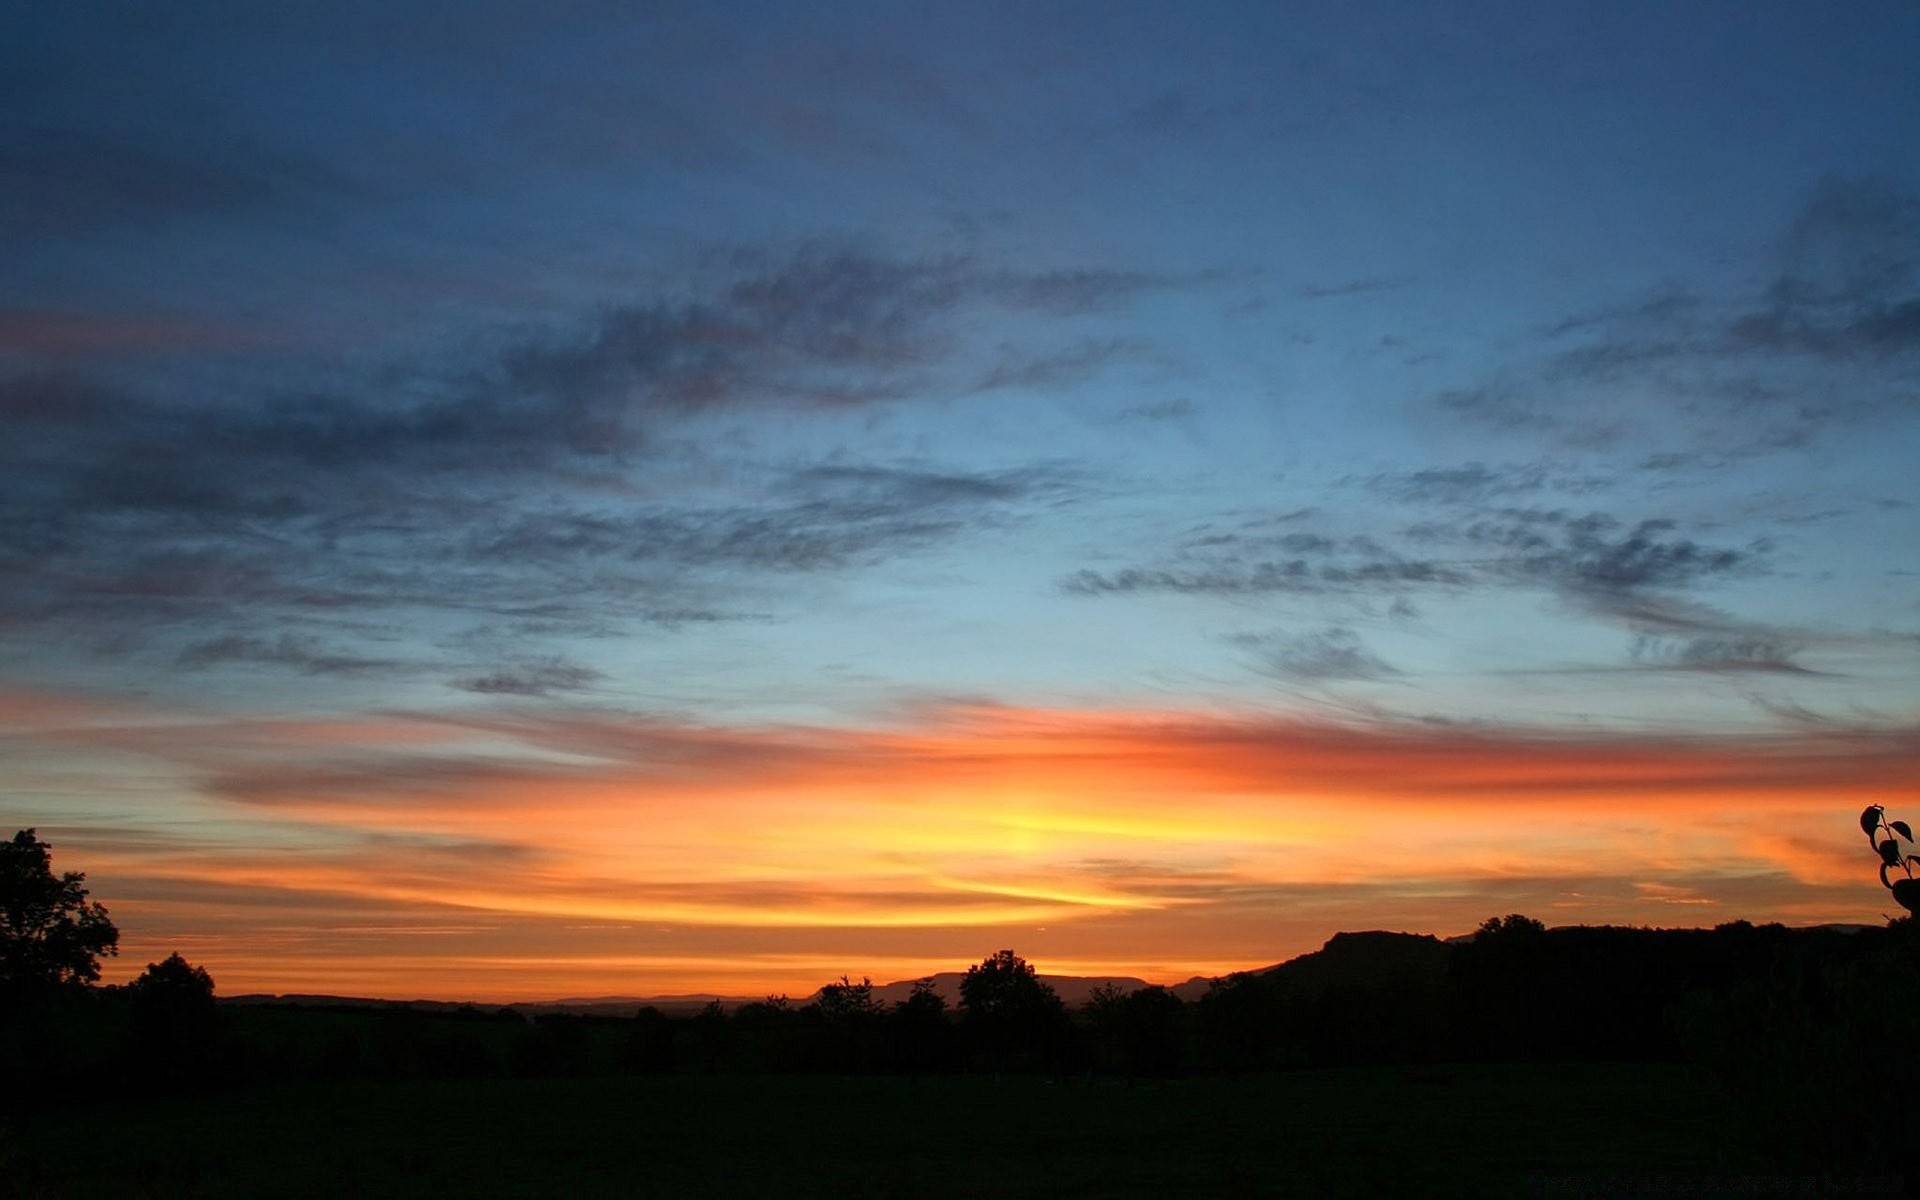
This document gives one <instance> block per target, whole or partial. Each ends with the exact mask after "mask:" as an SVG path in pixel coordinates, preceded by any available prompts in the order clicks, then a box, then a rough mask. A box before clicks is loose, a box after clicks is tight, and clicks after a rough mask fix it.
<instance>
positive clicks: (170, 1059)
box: [127, 952, 218, 1087]
mask: <svg viewBox="0 0 1920 1200" xmlns="http://www.w3.org/2000/svg"><path fill="white" fill-rule="evenodd" d="M127 1000H128V1007H129V1015H130V1017H131V1020H132V1028H133V1053H134V1058H135V1059H136V1060H137V1061H138V1062H139V1064H140V1066H141V1067H142V1068H143V1069H144V1070H145V1071H146V1072H147V1077H148V1080H149V1081H150V1082H151V1083H153V1084H155V1085H157V1086H160V1087H167V1086H171V1085H174V1084H178V1083H191V1082H198V1081H200V1080H203V1079H205V1078H206V1077H207V1076H208V1074H209V1073H210V1072H211V1071H212V1069H213V1067H214V1063H213V1061H212V1060H213V1058H214V1055H213V1053H212V1051H213V1048H214V1041H215V1034H216V1020H217V1016H218V1014H217V1013H216V1012H215V1010H214V1004H213V977H212V976H210V975H208V974H207V972H206V968H204V967H196V966H194V965H193V964H192V963H190V962H188V961H187V960H186V959H184V958H182V957H181V956H180V955H179V954H178V953H177V952H176V953H174V954H170V955H168V956H167V957H166V958H164V959H162V960H161V961H159V962H157V963H148V964H147V969H146V970H145V971H143V972H141V973H140V977H139V978H138V979H135V980H134V981H133V982H132V983H130V984H128V985H127Z"/></svg>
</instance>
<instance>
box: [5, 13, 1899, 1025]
mask: <svg viewBox="0 0 1920 1200" xmlns="http://www.w3.org/2000/svg"><path fill="white" fill-rule="evenodd" d="M1916 57H1920V9H1916V8H1915V7H1914V6H1913V5H1911V4H1906V3H1868V2H1862V3H1851V4H1847V5H1843V6H1821V5H1807V4H1798V3H1795V4H1777V3H1745V2H1743V3H1713V2H1701V3H1693V4H1686V5H1673V4H1664V3H1661V4H1643V3H1619V4H1607V5H1591V4H1560V3H1548V4H1541V3H1514V4H1488V3H1460V4H1448V5H1412V4H1372V3H1343V4H1331V3H1328V4H1316V3H1299V4H1286V5H1247V4H1215V5H1208V4H1197V3H1183V4H1180V5H1170V4H1168V5H1143V4H1133V3H1111V2H1109V3H1100V4H1086V5H1078V4H1051V3H1049V4H1024V3H1023V4H1006V5H1000V4H982V3H958V4H952V5H941V6H932V5H918V4H858V3H834V4H826V5H816V4H777V5H755V4H745V3H714V2H708V3H701V4H697V5H686V6H676V5H669V4H659V5H644V6H640V5H625V4H621V5H605V6H599V5H584V4H559V5H553V4H543V5H513V4H499V3H461V4H421V3H410V2H394V0H387V2H383V3H380V4H355V3H329V4H325V5H310V4H297V3H296V4H275V5H254V4H238V3H236V4H195V3H178V4H167V5H134V4H85V3H74V4H59V5H16V6H9V7H8V9H7V11H6V12H5V14H4V15H0V105H3V106H4V112H5V114H6V116H5V119H4V121H3V122H0V178H4V180H5V183H4V186H0V262H4V263H5V264H6V267H5V270H4V271H0V822H4V823H6V824H7V825H8V828H9V829H11V828H26V827H33V828H36V829H37V830H38V832H39V836H41V837H42V838H43V839H45V840H46V841H48V842H49V843H51V844H52V845H53V847H54V857H55V865H56V869H63V870H83V871H85V872H86V873H87V875H88V885H89V887H90V888H91V890H92V894H93V897H94V898H95V899H97V900H100V901H102V902H103V903H105V904H106V905H107V906H108V908H109V910H110V911H111V913H112V915H113V917H114V919H115V921H116V923H117V924H118V925H119V927H120V929H121V931H122V950H123V953H122V957H121V958H120V959H118V960H116V961H115V962H113V963H111V964H109V965H108V970H107V972H106V978H108V979H109V980H118V979H125V978H128V977H130V976H131V975H132V974H134V973H137V972H138V970H139V969H140V968H141V967H142V966H143V965H144V964H145V963H147V962H151V961H154V960H156V959H159V958H161V957H164V956H165V955H166V954H167V953H169V952H172V951H176V950H177V951H179V952H181V953H183V954H185V955H186V956H187V957H188V958H189V959H190V960H192V961H194V962H196V963H200V964H202V965H204V966H206V967H207V969H208V970H209V971H210V972H211V973H212V975H213V977H214V978H215V980H216V981H217V983H218V985H219V987H220V990H221V991H222V992H223V993H228V994H232V993H238V992H254V991H261V992H281V993H286V992H334V993H346V994H354V995H376V996H389V997H431V998H448V999H477V1000H506V999H536V998H554V997H560V996H589V995H658V994H669V993H679V992H693V991H710V992H720V993H725V994H732V995H758V994H766V993H777V992H790V993H792V994H794V995H796V996H797V995H802V994H805V993H807V992H810V991H811V990H812V989H813V988H814V987H816V986H818V985H819V984H820V983H824V982H826V981H828V980H830V979H834V978H837V977H838V976H839V975H840V974H841V973H843V972H845V973H849V974H851V975H852V976H853V977H855V978H859V977H860V976H862V975H870V976H872V977H873V978H874V979H875V980H876V981H886V980H895V979H905V978H913V977H916V976H921V975H925V974H928V973H931V972H933V971H936V970H955V969H959V968H961V967H963V966H965V965H966V964H968V963H970V962H977V961H979V960H980V959H981V958H983V957H985V956H986V955H988V954H990V953H992V952H993V951H995V950H997V949H1001V948H1013V949H1015V950H1016V951H1017V952H1019V953H1021V954H1022V955H1023V956H1025V957H1026V958H1028V959H1029V960H1030V961H1032V962H1034V963H1035V964H1036V965H1037V966H1038V967H1039V968H1040V969H1041V970H1042V971H1045V972H1049V973H1060V974H1126V975H1134V976H1138V977H1141V978H1146V979H1151V980H1155V981H1162V982H1170V981H1177V980H1182V979H1185V978H1187V977H1189V976H1192V975H1218V974H1222V973H1225V972H1227V971H1232V970H1236V969H1242V968H1249V967H1255V966H1261V965H1266V964H1269V963H1273V962H1277V961H1280V960H1282V959H1284V958H1287V957H1291V956H1293V955H1295V954H1299V953H1302V952H1304V951H1307V950H1312V949H1315V948H1317V947H1318V946H1319V945H1320V944H1321V943H1322V942H1323V941H1324V940H1325V939H1326V938H1327V937H1328V936H1330V935H1331V934H1332V933H1334V932H1336V931H1339V930H1346V929H1373V928H1385V929H1399V930H1407V931H1412V932H1425V933H1435V934H1440V935H1443V936H1446V935H1453V934H1459V933H1464V932H1467V931H1469V930H1471V929H1473V928H1474V927H1475V926H1476V925H1478V924H1479V922H1480V921H1482V920H1484V919H1485V918H1487V917H1489V916H1494V915H1499V914H1503V913H1508V912H1524V913H1527V914H1529V915H1531V916H1534V917H1536V918H1537V919H1541V920H1543V921H1545V922H1546V923H1548V924H1549V925H1558V924H1580V923H1589V924H1597V923H1616V924H1644V925H1665V926H1672V925H1689V926H1691V925H1710V924H1715V923H1719V922H1722V921H1729V920H1735V919H1749V920H1754V921H1770V920H1778V921H1783V922H1787V923H1789V924H1807V923H1816V922H1829V921H1844V922H1877V921H1879V920H1880V919H1881V918H1882V916H1883V915H1884V914H1886V913H1888V912H1891V911H1894V906H1893V905H1892V904H1891V902H1890V901H1889V899H1888V898H1887V896H1886V894H1885V893H1884V892H1883V891H1882V890H1881V889H1880V886H1879V884H1878V881H1877V879H1876V877H1875V871H1874V866H1875V861H1876V860H1875V857H1874V855H1873V854H1872V852H1871V850H1870V849H1869V848H1867V847H1865V846H1862V845H1861V844H1860V841H1859V832H1858V829H1857V827H1856V826H1855V824H1854V817H1855V814H1856V813H1857V812H1858V811H1859V809H1860V808H1861V807H1862V806H1864V805H1865V804H1867V803H1882V804H1885V805H1887V806H1888V808H1889V810H1890V815H1896V816H1897V815H1900V813H1901V812H1902V811H1903V810H1904V811H1905V812H1906V814H1907V816H1908V817H1909V819H1913V818H1915V817H1920V574H1917V573H1916V572H1920V509H1916V507H1915V505H1916V503H1920V485H1916V479H1917V478H1920V476H1917V475H1916V468H1915V463H1916V461H1920V73H1916V72H1915V71H1914V69H1913V63H1914V61H1915V60H1916Z"/></svg>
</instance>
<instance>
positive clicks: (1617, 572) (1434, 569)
mask: <svg viewBox="0 0 1920 1200" xmlns="http://www.w3.org/2000/svg"><path fill="white" fill-rule="evenodd" d="M1456 482H1457V481H1455V480H1454V479H1453V478H1452V477H1451V476H1447V477H1446V478H1444V479H1442V480H1440V481H1439V484H1438V485H1437V486H1439V489H1440V491H1441V492H1443V493H1445V494H1452V492H1453V491H1454V490H1455V485H1456ZM1463 482H1464V484H1465V485H1466V486H1467V487H1468V489H1469V491H1471V490H1472V489H1476V488H1479V487H1481V486H1482V485H1483V483H1484V480H1483V477H1482V473H1481V472H1479V471H1470V472H1468V474H1467V476H1466V477H1465V478H1464V481H1463ZM1402 537H1403V539H1404V541H1405V543H1406V544H1407V546H1408V547H1409V548H1410V550H1409V552H1404V553H1403V552H1401V551H1399V550H1396V549H1394V548H1391V547H1387V546H1383V545H1381V544H1380V543H1379V542H1377V541H1376V540H1375V539H1372V538H1368V537H1344V538H1340V537H1333V536H1331V535H1327V534H1322V533H1314V532H1310V531H1304V530H1285V531H1275V530H1268V529H1257V530H1256V529H1249V528H1246V527H1243V528H1240V529H1236V530H1229V531H1213V530H1201V531H1196V532H1195V533H1193V534H1191V535H1189V536H1188V537H1187V538H1186V539H1184V540H1183V541H1182V542H1180V543H1179V545H1178V547H1177V550H1176V552H1175V553H1174V555H1173V556H1172V557H1171V559H1170V561H1169V562H1167V563H1166V564H1164V565H1156V566H1133V567H1124V568H1121V569H1118V570H1108V571H1096V570H1091V569H1087V570H1080V571H1076V572H1073V573H1072V574H1069V575H1067V576H1065V577H1064V578H1063V579H1062V580H1061V581H1060V587H1061V589H1062V590H1063V591H1065V592H1066V593H1067V594H1069V595H1077V596H1116V595H1128V594H1138V593H1148V592H1170V593H1178V594H1186V595H1218V596H1224V597H1234V596H1260V595H1296V596H1327V595H1345V596H1369V595H1377V596H1381V597H1382V598H1387V599H1391V600H1393V601H1394V602H1395V605H1396V607H1395V608H1394V609H1393V610H1392V611H1393V612H1394V613H1395V614H1396V615H1399V616H1402V617H1407V616H1412V615H1416V614H1417V612H1418V610H1417V608H1414V607H1412V606H1411V605H1410V604H1409V605H1408V606H1406V607H1400V606H1399V605H1398V602H1399V601H1401V600H1405V599H1406V598H1407V596H1408V594H1409V593H1415V592H1419V591H1423V590H1432V589H1445V590H1461V589H1470V588H1510V587H1534V588H1543V589H1546V590H1548V591H1551V592H1552V593H1554V594H1556V595H1558V596H1560V597H1561V598H1563V599H1564V600H1566V601H1568V602H1569V603H1571V604H1572V605H1573V606H1574V607H1576V608H1578V609H1580V610H1582V611H1584V612H1586V613H1588V614H1590V615H1593V616H1596V617H1599V618H1601V619H1604V620H1607V621H1610V622H1618V623H1622V624H1625V625H1628V626H1629V627H1632V628H1635V629H1636V630H1643V631H1646V632H1648V633H1655V634H1662V635H1682V636H1686V637H1689V638H1694V639H1700V641H1699V650H1698V651H1697V653H1698V654H1699V655H1700V656H1701V657H1700V659H1699V661H1701V662H1705V661H1707V659H1708V656H1710V654H1711V652H1712V647H1714V646H1716V645H1717V646H1718V647H1719V649H1720V651H1721V652H1722V653H1723V657H1724V656H1731V655H1733V654H1736V653H1738V652H1740V648H1741V647H1743V646H1744V647H1746V650H1747V652H1748V653H1750V654H1757V651H1755V649H1754V647H1753V646H1751V645H1749V644H1748V643H1746V642H1743V641H1740V640H1738V639H1739V638H1743V637H1746V636H1749V635H1752V634H1753V633H1754V632H1755V631H1753V630H1751V629H1740V628H1737V626H1738V623H1737V622H1734V621H1733V620H1732V619H1731V618H1729V617H1727V616H1726V615H1725V614H1722V613H1719V612H1717V611H1715V610H1712V609H1710V608H1707V607H1706V606H1704V605H1699V604H1697V603H1695V602H1692V601H1690V600H1687V599H1685V598H1684V597H1683V596H1682V595H1681V593H1682V592H1684V591H1686V590H1687V589H1689V588H1693V587H1696V586H1699V585H1702V584H1706V583H1709V582H1712V581H1715V580H1718V579H1723V578H1730V577H1740V576H1745V575H1750V574H1757V573H1760V572H1762V571H1764V570H1765V569H1766V567H1767V559H1768V553H1769V550H1770V547H1769V545H1768V544H1767V543H1766V542H1764V541H1756V542H1752V543H1749V544H1747V545H1745V546H1738V547H1735V546H1720V545H1712V544H1708V543H1703V542H1699V541H1696V540H1694V539H1692V538H1689V537H1685V536H1682V535H1680V533H1679V532H1678V526H1677V524H1676V523H1675V522H1674V521H1672V520H1668V519H1663V518H1654V519H1647V520H1641V521H1638V522H1634V523H1632V524H1628V523H1625V522H1622V521H1621V520H1619V519H1618V518H1615V517H1613V516H1610V515H1608V514H1605V513H1597V512H1589V513H1575V512H1570V511H1568V510H1565V509H1557V508H1525V507H1507V508H1499V509H1491V510H1484V511H1481V512H1469V513H1468V514H1467V515H1466V516H1464V517H1461V518H1458V519H1454V520H1449V521H1424V522H1419V523H1416V524H1414V525H1412V526H1409V527H1407V529H1405V530H1404V531H1403V533H1402ZM1278 551H1292V552H1294V554H1295V556H1294V557H1289V558H1282V557H1279V555H1278V553H1276V552H1278ZM1729 639H1733V640H1729ZM1349 651H1351V652H1352V657H1350V658H1347V659H1344V660H1343V658H1342V655H1344V654H1347V653H1348V652H1349ZM1288 653H1289V654H1291V655H1293V656H1294V657H1293V660H1292V661H1293V662H1294V664H1295V666H1297V667H1299V668H1300V669H1299V670H1296V671H1295V674H1305V673H1307V672H1308V671H1309V670H1310V668H1311V667H1312V665H1313V664H1314V663H1315V662H1323V663H1325V664H1327V665H1328V666H1329V667H1330V668H1331V667H1335V666H1338V665H1339V664H1340V663H1341V662H1342V661H1346V662H1347V663H1348V664H1349V665H1351V666H1353V667H1355V668H1356V669H1359V668H1360V667H1361V666H1363V665H1364V660H1363V658H1362V657H1361V655H1362V653H1363V651H1362V650H1361V648H1359V647H1357V646H1350V645H1347V644H1345V643H1344V642H1342V641H1341V639H1339V638H1337V637H1336V638H1333V639H1332V640H1325V639H1323V641H1322V642H1321V643H1315V644H1314V645H1311V646H1304V645H1303V646H1301V647H1296V648H1292V649H1290V650H1288ZM1372 669H1374V670H1375V673H1376V674H1378V673H1380V672H1379V671H1378V668H1377V666H1375V667H1373V668H1372Z"/></svg>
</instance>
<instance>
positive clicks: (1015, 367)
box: [975, 338, 1150, 392]
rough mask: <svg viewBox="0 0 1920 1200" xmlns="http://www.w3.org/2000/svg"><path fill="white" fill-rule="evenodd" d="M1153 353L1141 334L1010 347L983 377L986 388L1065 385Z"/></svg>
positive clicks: (981, 380) (988, 389) (980, 387)
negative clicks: (1060, 345)
mask: <svg viewBox="0 0 1920 1200" xmlns="http://www.w3.org/2000/svg"><path fill="white" fill-rule="evenodd" d="M1149 357H1150V348H1149V346H1148V344H1147V343H1146V342H1144V341H1141V340H1140V339H1138V338H1103V339H1099V340H1092V341H1082V342H1080V343H1078V344H1076V345H1072V346H1068V347H1066V348H1065V349H1062V350H1048V351H1041V352H1028V351H1018V350H1015V351H1009V352H1008V353H1007V355H1006V357H1005V358H1004V359H1003V361H1001V362H999V363H997V364H995V365H994V366H993V367H992V369H990V370H988V371H987V373H986V374H985V375H983V376H981V377H980V382H979V383H978V384H977V385H975V386H976V388H977V390H979V391H983V392H991V391H996V390H999V389H1001V388H1064V387H1066V386H1068V385H1069V384H1074V383H1078V382H1080V381H1081V380H1083V379H1088V378H1091V377H1093V376H1095V375H1098V374H1100V373H1101V372H1103V371H1106V370H1107V369H1109V368H1111V367H1115V366H1120V365H1123V364H1126V363H1134V362H1142V361H1145V360H1147V359H1148V358H1149Z"/></svg>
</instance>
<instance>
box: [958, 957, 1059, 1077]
mask: <svg viewBox="0 0 1920 1200" xmlns="http://www.w3.org/2000/svg"><path fill="white" fill-rule="evenodd" d="M960 1011H961V1013H962V1014H963V1015H964V1016H965V1018H966V1024H967V1030H968V1033H969V1034H970V1035H971V1037H972V1040H973V1045H974V1049H975V1052H976V1053H977V1054H978V1055H979V1056H980V1058H981V1061H982V1062H983V1064H984V1065H986V1066H989V1067H991V1068H992V1069H994V1070H1003V1069H1007V1068H1016V1069H1018V1068H1023V1067H1024V1068H1033V1067H1044V1066H1052V1065H1054V1064H1055V1063H1057V1062H1058V1061H1059V1059H1060V1058H1061V1056H1062V1052H1063V1051H1064V1049H1065V1043H1066V1042H1067V1040H1068V1039H1069V1037H1070V1035H1071V1031H1070V1030H1069V1028H1068V1026H1067V1021H1066V1012H1067V1010H1066V1006H1065V1005H1064V1004H1062V1003H1061V1002H1060V997H1059V995H1058V994H1056V993H1055V992H1054V990H1053V989H1052V988H1050V987H1048V986H1047V985H1046V984H1044V983H1042V982H1041V981H1040V978H1039V976H1037V975H1036V974H1035V973H1034V970H1033V966H1032V965H1031V964H1030V963H1028V962H1027V960H1026V959H1024V958H1021V957H1020V956H1019V955H1018V954H1015V953H1014V952H1013V951H1011V950H1000V951H997V952H995V953H994V954H992V955H989V956H988V957H987V958H986V959H985V960H983V961H982V962H980V963H978V964H976V965H974V966H971V967H968V968H967V973H966V976H965V977H964V978H963V979H961V981H960Z"/></svg>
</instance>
